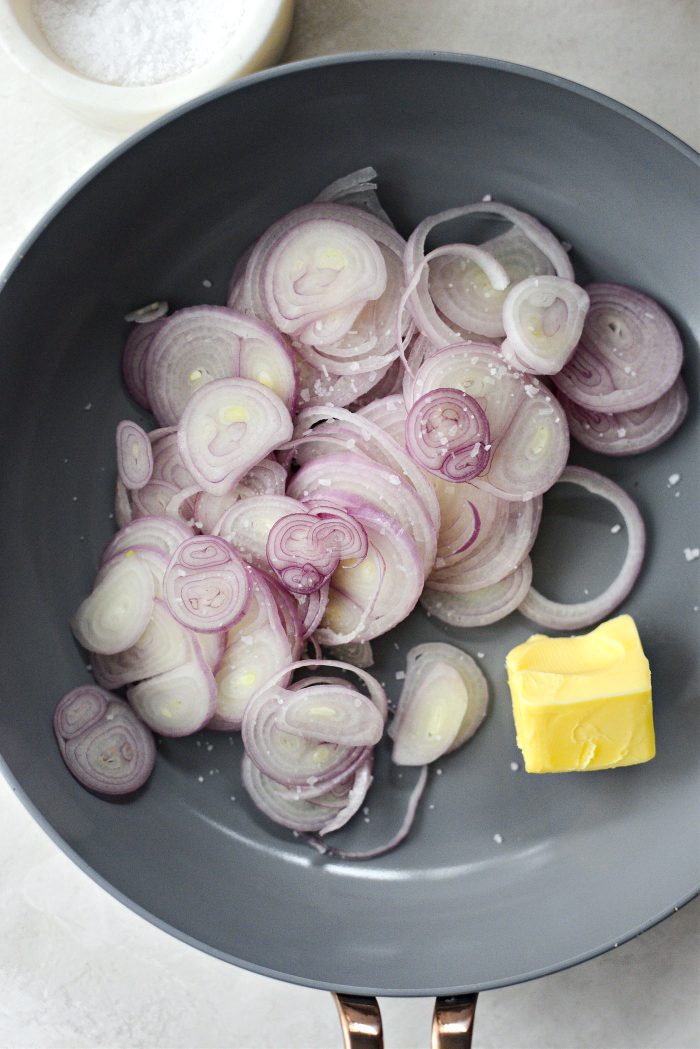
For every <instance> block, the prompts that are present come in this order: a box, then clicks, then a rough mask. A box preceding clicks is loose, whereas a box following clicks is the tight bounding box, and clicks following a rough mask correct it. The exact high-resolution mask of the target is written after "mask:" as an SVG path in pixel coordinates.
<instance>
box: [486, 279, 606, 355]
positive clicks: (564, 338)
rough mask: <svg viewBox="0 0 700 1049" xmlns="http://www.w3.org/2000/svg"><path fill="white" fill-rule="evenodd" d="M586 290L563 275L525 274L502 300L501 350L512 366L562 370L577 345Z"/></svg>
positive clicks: (585, 307) (583, 317) (584, 307)
mask: <svg viewBox="0 0 700 1049" xmlns="http://www.w3.org/2000/svg"><path fill="white" fill-rule="evenodd" d="M587 310H588V294H587V292H585V291H584V290H583V288H581V287H579V285H578V284H574V282H573V281H570V280H565V279H564V278H563V277H527V278H526V279H525V280H522V281H520V283H519V284H515V285H513V287H512V288H511V289H510V291H509V292H508V294H507V295H506V297H505V300H504V302H503V327H504V328H505V332H506V339H505V342H504V343H503V344H502V346H501V354H502V355H503V357H504V359H505V360H506V361H508V363H509V364H510V365H511V367H513V368H517V369H518V371H522V372H530V373H531V374H532V375H553V374H554V373H555V372H558V371H561V369H562V368H563V367H564V365H565V364H566V362H567V361H568V360H569V358H570V357H571V354H572V353H573V352H574V350H575V349H576V347H577V345H578V341H579V339H580V337H581V331H582V329H583V323H584V321H585V319H586V312H587Z"/></svg>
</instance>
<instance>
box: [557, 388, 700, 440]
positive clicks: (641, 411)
mask: <svg viewBox="0 0 700 1049" xmlns="http://www.w3.org/2000/svg"><path fill="white" fill-rule="evenodd" d="M559 400H560V401H561V404H562V407H563V408H564V411H565V412H566V417H567V419H568V421H569V429H570V430H571V436H572V437H575V438H576V440H577V441H578V442H579V444H582V445H584V446H585V447H586V448H590V449H591V450H592V451H594V452H600V453H602V454H603V455H638V454H639V453H640V452H648V451H651V449H652V448H656V447H657V446H658V445H660V444H663V442H664V441H667V440H668V439H669V437H672V436H673V434H674V433H675V432H676V430H677V429H678V427H679V426H680V425H681V423H682V422H683V420H684V419H685V417H686V415H687V412H688V391H687V390H686V388H685V383H684V382H683V378H682V376H680V375H679V376H678V378H677V379H676V381H675V382H674V384H673V386H672V387H671V388H670V389H669V390H667V391H666V393H665V394H664V395H663V396H662V397H659V399H658V401H652V403H651V404H647V405H645V406H644V407H643V408H632V409H630V410H629V411H625V412H610V413H607V412H598V411H594V410H593V409H592V408H582V407H581V405H579V404H575V403H574V401H570V400H569V399H568V397H565V396H564V394H562V392H561V391H559Z"/></svg>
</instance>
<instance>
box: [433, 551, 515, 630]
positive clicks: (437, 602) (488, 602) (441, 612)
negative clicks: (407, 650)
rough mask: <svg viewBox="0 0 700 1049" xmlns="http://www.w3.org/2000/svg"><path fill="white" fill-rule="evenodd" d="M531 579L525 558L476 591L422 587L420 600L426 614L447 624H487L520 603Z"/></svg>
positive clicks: (512, 610) (507, 613)
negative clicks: (513, 567)
mask: <svg viewBox="0 0 700 1049" xmlns="http://www.w3.org/2000/svg"><path fill="white" fill-rule="evenodd" d="M531 582H532V563H531V561H530V558H529V557H526V558H525V560H524V561H523V562H522V564H520V565H518V567H517V568H515V569H514V570H513V571H512V572H511V573H510V575H507V576H505V577H504V578H503V579H501V580H499V581H498V582H497V583H491V584H490V586H484V587H480V588H479V589H478V590H469V591H467V592H457V591H450V590H447V591H443V590H431V589H430V587H429V586H426V588H425V590H424V591H423V593H422V594H421V599H420V603H421V605H422V606H423V608H424V609H425V610H426V612H428V614H429V615H432V616H435V618H436V619H440V620H442V622H443V623H449V625H450V626H459V627H477V626H488V624H489V623H497V622H498V620H499V619H505V617H506V616H507V615H510V613H511V612H514V611H515V609H516V608H518V607H519V606H520V605H521V604H522V602H523V600H524V598H525V595H526V594H527V592H528V590H529V589H530V584H531Z"/></svg>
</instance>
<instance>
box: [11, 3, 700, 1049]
mask: <svg viewBox="0 0 700 1049" xmlns="http://www.w3.org/2000/svg"><path fill="white" fill-rule="evenodd" d="M699 23H700V5H699V3H698V0H298V11H297V19H296V24H295V29H294V31H293V35H292V39H291V42H290V46H289V49H288V51H287V54H286V56H285V57H286V58H287V59H289V60H292V59H296V58H306V57H309V56H312V55H320V54H324V53H330V52H338V51H353V50H370V49H377V48H401V49H403V48H427V49H443V50H462V51H467V52H471V53H474V54H481V55H489V56H492V57H498V58H504V59H509V60H512V61H515V62H521V63H523V64H526V65H533V66H537V67H539V68H541V69H546V70H549V71H551V72H554V73H558V74H560V75H562V76H565V77H568V78H570V79H572V80H578V81H580V82H581V83H584V84H587V85H589V86H590V87H593V88H596V89H598V90H599V91H603V92H605V93H606V94H609V95H612V96H613V97H614V98H617V99H620V100H621V101H623V102H625V103H627V104H628V105H630V106H632V107H633V108H635V109H638V110H640V111H641V112H642V113H645V114H646V115H647V116H649V117H651V118H652V119H654V120H656V121H658V122H659V123H660V124H663V125H664V126H665V127H667V128H669V129H670V130H671V131H673V132H675V134H677V135H679V136H680V137H681V138H683V139H685V140H686V141H687V142H689V143H690V144H691V145H693V146H695V148H698V147H700V106H699V105H698V99H699V98H700V59H699V57H698V54H699V50H700V49H699V48H698V44H699V42H700V25H699ZM0 114H1V117H0V119H1V126H2V128H3V141H4V149H3V159H2V164H1V165H0V265H2V264H4V262H5V261H6V260H7V258H9V256H10V254H11V253H12V251H13V250H14V249H15V248H16V247H17V245H18V244H19V242H20V240H21V239H22V238H23V237H24V235H25V234H26V233H28V232H29V230H30V229H31V227H32V226H33V225H34V223H35V222H36V221H37V219H39V218H40V216H41V215H42V213H43V212H44V211H45V210H46V209H47V208H48V207H49V205H50V204H52V202H53V201H54V200H55V199H56V197H58V196H59V195H60V194H61V193H62V192H63V191H64V190H65V189H66V188H67V187H68V186H69V185H70V184H71V182H73V181H74V179H75V178H77V176H79V175H80V174H81V173H82V172H83V171H85V169H86V168H88V167H89V166H90V165H91V164H92V163H94V162H95V161H96V160H97V159H98V158H99V157H101V156H102V155H103V154H104V153H106V152H107V151H108V150H109V149H110V148H112V147H113V146H114V145H116V144H117V142H118V141H120V138H121V136H119V135H117V134H116V133H113V132H106V131H99V130H96V129H94V128H89V127H86V126H84V125H82V124H80V123H78V121H77V120H76V119H75V118H73V117H72V116H70V115H69V114H68V113H66V112H65V111H63V110H62V109H60V108H59V106H58V104H57V103H55V102H54V101H53V100H51V99H49V98H48V97H46V96H44V95H43V94H42V93H41V92H40V91H39V89H38V88H36V87H35V86H34V85H33V84H31V83H29V82H27V81H26V80H25V79H24V78H23V77H22V76H21V75H20V74H19V73H17V72H16V70H15V69H14V68H13V67H12V66H11V65H10V64H9V62H8V60H7V59H6V58H5V57H4V56H3V55H2V54H1V53H0ZM0 826H1V827H2V833H1V835H0V1049H10V1047H11V1049H19V1047H31V1049H58V1047H65V1049H78V1047H94V1049H137V1047H138V1049H156V1047H157V1049H165V1047H173V1049H174V1047H187V1049H263V1047H274V1049H301V1047H303V1049H331V1047H335V1046H340V1044H341V1039H340V1033H339V1027H338V1024H337V1020H336V1016H335V1009H334V1006H333V1003H332V1001H331V998H330V996H329V995H328V994H325V993H322V992H318V991H312V990H307V989H304V988H299V987H292V986H289V985H286V984H280V983H276V982H274V981H271V980H268V979H265V978H264V977H261V976H255V975H252V974H250V973H246V972H243V971H241V970H238V969H234V968H233V967H231V966H228V965H226V964H225V963H223V962H220V961H216V960H215V959H213V958H210V957H208V956H206V955H204V954H200V953H199V952H197V951H195V950H194V949H192V948H190V947H187V946H185V945H183V944H182V943H180V942H179V941H176V940H174V939H172V938H170V937H168V936H167V935H166V934H165V933H163V932H161V931H160V930H158V929H156V928H154V927H152V926H150V925H148V924H147V923H146V922H145V921H143V920H142V919H141V918H138V917H136V915H134V914H132V912H131V911H129V910H127V909H126V908H125V907H123V906H122V905H121V904H119V903H117V902H116V901H115V900H113V899H112V898H111V897H110V896H108V895H107V893H105V892H104V891H103V890H102V889H100V888H98V887H97V886H96V885H95V884H93V882H92V881H90V879H89V878H88V877H87V876H86V875H84V874H83V873H82V872H80V871H79V870H78V869H77V868H76V867H74V866H73V864H72V863H71V862H70V861H69V860H68V859H67V858H66V857H65V856H64V855H63V854H62V853H61V852H60V850H59V849H58V848H57V846H55V845H54V844H53V843H52V842H51V841H50V840H49V839H48V838H47V837H46V835H45V834H44V833H43V831H41V830H40V829H39V827H38V826H37V825H36V824H35V823H34V822H33V820H32V819H31V817H30V816H29V815H28V814H27V813H26V812H25V811H24V809H23V808H22V807H21V805H20V804H19V802H18V801H17V800H16V798H15V797H14V796H13V794H12V792H11V790H10V789H9V788H8V787H7V786H6V785H5V784H4V782H0ZM699 990H700V900H695V901H694V902H693V903H691V904H689V905H688V906H687V907H685V908H684V909H683V910H682V911H680V912H679V913H678V914H676V915H673V916H672V917H671V918H669V919H667V920H666V921H665V922H663V923H662V924H661V925H659V926H657V927H656V928H654V929H652V930H650V931H649V932H647V933H645V934H644V935H642V936H640V937H639V938H637V939H636V940H634V941H632V942H630V943H628V944H625V945H623V946H622V947H620V948H618V949H617V950H614V951H611V952H610V953H609V954H607V955H604V956H603V957H600V958H597V959H594V960H593V961H590V962H586V963H585V964H584V965H581V966H579V967H577V968H575V969H572V970H569V971H568V972H564V973H559V974H557V975H555V976H550V977H547V978H546V979H543V980H537V981H534V982H532V983H529V984H524V985H521V986H518V987H511V988H506V989H504V990H499V991H493V992H489V993H485V994H482V995H481V997H480V1000H479V1005H478V1009H477V1023H476V1035H475V1045H477V1046H479V1047H480V1049H487V1047H499V1049H526V1047H528V1046H532V1047H535V1046H537V1047H538V1049H574V1047H579V1046H580V1047H586V1049H697V1046H698V1045H700V1008H699V1006H698V1001H699V999H698V991H699ZM382 1004H383V1013H384V1018H385V1037H386V1044H387V1049H423V1047H427V1046H428V1044H429V1031H430V1016H431V1012H432V1003H430V1002H428V1001H426V1000H422V999H414V1000H385V1001H384V1002H383V1003H382Z"/></svg>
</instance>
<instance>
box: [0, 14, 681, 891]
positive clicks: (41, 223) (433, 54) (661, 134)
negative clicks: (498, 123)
mask: <svg viewBox="0 0 700 1049" xmlns="http://www.w3.org/2000/svg"><path fill="white" fill-rule="evenodd" d="M3 2H5V0H0V3H3ZM406 60H409V61H420V62H425V61H431V62H450V63H454V64H457V65H472V66H478V67H480V68H482V69H498V70H501V71H502V72H504V73H514V74H515V75H516V76H523V77H528V78H529V79H531V80H537V81H539V82H540V83H546V84H551V85H553V86H554V87H558V88H561V89H562V90H564V91H567V92H570V93H571V94H573V95H578V96H579V97H581V98H586V99H589V100H590V101H591V102H596V103H598V104H599V105H601V106H603V107H605V108H606V109H610V110H612V111H613V112H615V113H619V114H620V116H623V117H627V119H628V120H631V121H632V122H633V123H634V124H637V125H639V126H640V127H642V128H645V129H646V130H647V131H650V132H651V133H652V134H654V135H656V136H657V138H660V139H662V141H664V142H666V144H667V145H669V146H672V147H673V149H675V150H676V151H677V152H678V153H680V154H681V155H682V156H684V157H685V158H686V160H689V161H690V162H691V163H693V164H695V166H696V167H697V168H699V169H700V152H698V151H697V150H696V149H694V148H693V146H691V145H690V144H689V143H688V142H685V141H684V140H683V139H682V138H680V137H679V136H678V135H675V134H674V133H673V132H672V131H669V130H668V129H667V128H665V127H663V125H662V124H659V123H657V122H656V121H655V120H652V119H651V117H647V116H644V114H643V113H640V112H639V111H638V110H636V109H633V108H632V107H631V106H628V105H626V104H625V103H624V102H619V101H618V100H617V99H615V98H611V97H610V95H606V94H604V93H603V92H602V91H596V90H595V88H592V87H587V86H586V85H584V84H579V83H578V82H577V81H575V80H569V79H568V78H567V77H562V76H559V75H558V74H556V73H548V72H547V71H546V70H544V69H537V68H536V67H535V66H526V65H522V64H521V63H518V62H510V61H507V60H506V59H500V58H488V57H486V56H484V55H473V54H470V53H468V52H466V51H464V52H463V51H427V50H420V49H418V50H410V49H409V50H402V51H388V50H378V51H344V52H341V53H338V54H333V55H320V56H317V57H315V58H302V59H299V60H298V61H296V62H287V63H283V64H281V65H277V66H272V67H270V68H267V69H262V70H259V71H258V72H256V73H248V74H247V75H246V76H243V77H240V78H239V79H237V80H234V81H233V82H231V83H228V84H222V85H220V86H219V87H215V88H213V89H212V90H210V91H206V92H205V93H204V94H201V95H197V96H196V97H195V98H190V99H188V100H187V101H185V102H183V103H182V104H181V105H179V106H177V107H175V108H174V109H169V110H168V111H167V113H163V114H162V115H161V116H159V117H156V118H155V119H154V120H152V121H151V122H150V123H148V124H146V125H145V126H144V127H142V128H139V129H138V130H136V131H134V132H132V133H131V134H129V135H128V136H127V137H126V138H125V139H124V140H123V141H122V142H119V143H118V144H117V145H116V146H114V147H113V148H112V149H110V150H108V152H107V153H105V154H104V156H102V157H100V159H99V160H97V161H95V163H94V164H92V165H91V166H90V167H89V168H88V169H87V171H84V172H83V174H82V175H80V176H79V177H78V178H77V179H76V181H75V182H73V183H72V184H71V185H70V186H69V187H68V189H66V190H64V192H63V193H61V195H60V196H59V197H57V199H56V200H55V201H54V203H53V204H52V205H51V206H50V207H49V208H48V209H47V211H46V212H45V213H44V214H43V215H42V217H41V218H40V219H39V220H38V222H37V223H36V224H35V225H34V226H33V228H32V229H31V230H30V231H29V233H28V234H27V235H26V236H25V237H24V238H23V240H22V241H21V242H20V245H19V247H18V248H17V249H16V251H15V252H14V253H13V254H12V255H11V256H10V259H9V261H8V262H7V263H6V264H5V266H4V267H3V269H2V271H0V294H1V293H2V289H3V288H4V287H5V285H6V284H7V282H8V280H9V279H10V277H11V276H12V273H13V272H14V270H15V269H16V268H17V266H18V265H19V263H20V262H21V260H22V258H23V257H24V255H26V253H27V251H28V250H29V248H30V247H31V246H32V244H33V243H34V242H35V241H36V240H38V239H39V237H40V236H41V234H42V233H43V231H44V230H45V229H46V227H47V226H48V225H49V223H50V222H51V221H52V220H53V219H54V218H55V217H56V215H58V213H59V212H60V211H62V210H63V208H64V207H65V206H66V205H67V204H68V203H69V202H70V201H71V200H72V199H73V197H76V196H77V195H78V193H80V191H81V190H82V189H83V188H84V187H85V186H86V185H87V184H88V182H91V181H92V179H93V178H95V177H96V176H97V175H99V174H100V172H101V171H103V170H104V169H105V168H107V167H109V165H110V164H111V163H112V162H113V161H114V160H117V158H118V157H120V156H121V155H122V154H123V153H126V152H127V150H129V149H131V147H132V146H135V145H136V144H137V143H139V142H140V141H141V140H142V139H144V138H146V137H147V136H148V135H150V134H151V133H152V132H154V131H157V130H159V129H160V128H161V127H165V125H166V124H169V123H170V122H171V121H173V120H177V119H178V118H179V117H181V116H184V114H185V113H189V112H190V111H191V110H194V109H196V108H197V107H198V106H201V105H205V104H206V103H207V102H211V101H213V100H214V99H217V98H221V97H223V96H224V95H227V94H232V93H233V92H235V91H241V90H244V89H245V88H247V87H250V86H251V85H253V84H258V83H262V82H264V81H266V80H276V79H277V78H278V77H281V76H288V75H290V74H295V73H303V72H305V71H306V70H309V69H321V68H325V67H326V66H336V65H350V64H355V63H361V62H378V61H379V62H396V61H406ZM699 891H700V890H699Z"/></svg>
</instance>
